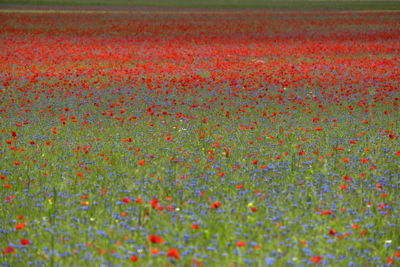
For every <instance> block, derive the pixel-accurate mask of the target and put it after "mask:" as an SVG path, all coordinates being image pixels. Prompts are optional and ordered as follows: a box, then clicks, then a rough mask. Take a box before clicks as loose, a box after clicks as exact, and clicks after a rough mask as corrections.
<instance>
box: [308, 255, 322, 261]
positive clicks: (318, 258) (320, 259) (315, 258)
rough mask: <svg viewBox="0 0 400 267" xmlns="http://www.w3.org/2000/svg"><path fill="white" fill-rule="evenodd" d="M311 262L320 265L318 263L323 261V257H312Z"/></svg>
mask: <svg viewBox="0 0 400 267" xmlns="http://www.w3.org/2000/svg"><path fill="white" fill-rule="evenodd" d="M310 261H312V262H314V263H318V262H320V261H322V257H321V256H316V257H312V258H311V259H310Z"/></svg>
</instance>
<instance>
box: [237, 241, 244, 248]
mask: <svg viewBox="0 0 400 267" xmlns="http://www.w3.org/2000/svg"><path fill="white" fill-rule="evenodd" d="M246 245H247V244H246V242H244V241H238V242H237V243H236V246H238V247H245V246H246Z"/></svg>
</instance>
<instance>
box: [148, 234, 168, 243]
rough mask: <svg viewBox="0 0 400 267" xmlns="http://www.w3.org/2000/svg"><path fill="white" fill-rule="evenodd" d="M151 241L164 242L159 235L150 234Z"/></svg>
mask: <svg viewBox="0 0 400 267" xmlns="http://www.w3.org/2000/svg"><path fill="white" fill-rule="evenodd" d="M148 238H149V241H150V242H151V243H153V244H164V240H163V239H162V238H161V237H159V236H157V235H149V237H148Z"/></svg>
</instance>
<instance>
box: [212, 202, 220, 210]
mask: <svg viewBox="0 0 400 267" xmlns="http://www.w3.org/2000/svg"><path fill="white" fill-rule="evenodd" d="M220 206H221V203H220V202H218V201H217V202H214V203H213V204H212V205H211V209H218V208H219V207H220Z"/></svg>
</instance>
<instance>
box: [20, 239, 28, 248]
mask: <svg viewBox="0 0 400 267" xmlns="http://www.w3.org/2000/svg"><path fill="white" fill-rule="evenodd" d="M29 243H30V241H29V240H28V239H25V238H23V239H21V245H24V246H26V245H29Z"/></svg>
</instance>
